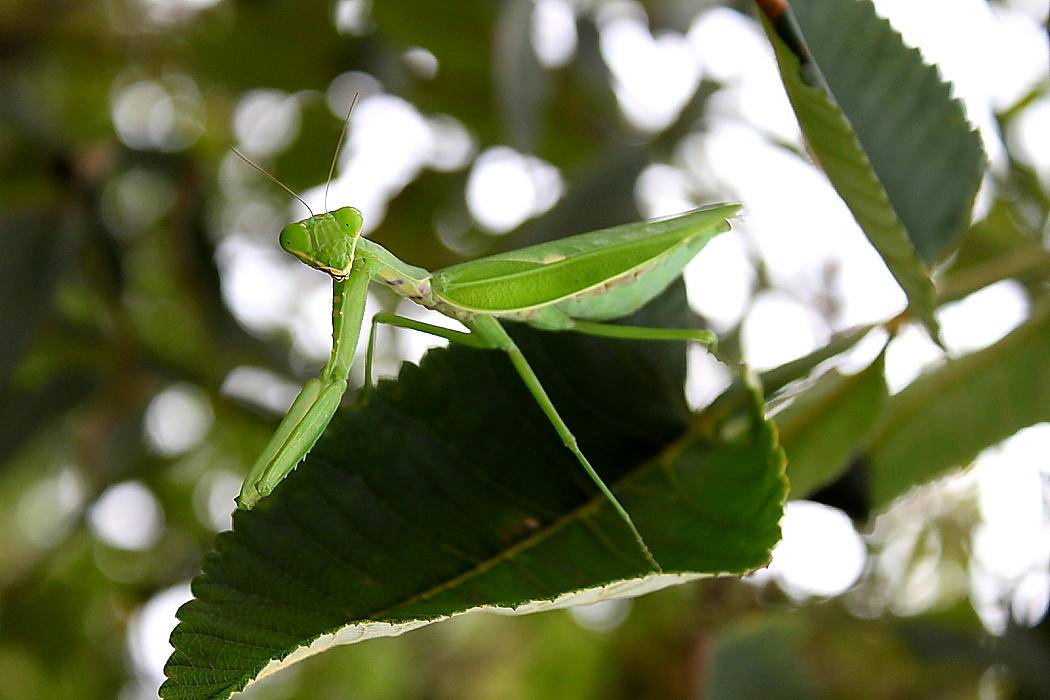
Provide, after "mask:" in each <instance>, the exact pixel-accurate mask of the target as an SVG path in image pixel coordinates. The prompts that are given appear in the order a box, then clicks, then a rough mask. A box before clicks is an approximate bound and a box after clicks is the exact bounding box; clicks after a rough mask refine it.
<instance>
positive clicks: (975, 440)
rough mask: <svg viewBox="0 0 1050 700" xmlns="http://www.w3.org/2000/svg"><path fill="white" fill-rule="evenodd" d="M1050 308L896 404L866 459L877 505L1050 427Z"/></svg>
mask: <svg viewBox="0 0 1050 700" xmlns="http://www.w3.org/2000/svg"><path fill="white" fill-rule="evenodd" d="M1048 367H1050V305H1048V304H1047V303H1046V300H1045V299H1044V300H1043V303H1042V304H1041V305H1039V306H1036V307H1035V308H1034V309H1033V311H1032V316H1031V318H1030V319H1029V320H1028V322H1026V323H1025V324H1024V325H1022V326H1021V327H1019V328H1017V329H1016V330H1015V331H1013V332H1012V333H1010V335H1008V336H1006V337H1005V338H1003V339H1002V340H1000V341H999V342H998V343H996V344H995V345H992V346H991V347H988V348H986V349H984V350H981V351H979V352H975V353H973V354H972V355H968V356H966V357H963V358H961V359H959V360H955V361H952V362H949V363H948V364H946V365H944V366H943V367H941V368H939V369H937V370H935V371H933V372H930V373H929V374H927V375H925V376H923V377H920V378H919V379H917V380H916V381H915V382H914V383H912V384H911V385H910V386H908V387H907V388H906V389H904V391H902V392H900V393H899V394H897V395H896V396H894V397H893V398H891V399H890V401H889V404H888V410H887V413H886V419H885V420H884V421H883V422H882V423H881V424H880V427H879V428H878V429H877V431H876V437H875V439H874V440H873V441H872V443H871V447H870V448H869V449H868V452H867V457H866V459H867V461H868V463H869V465H870V470H871V479H872V496H873V499H874V502H875V504H876V505H879V504H886V503H888V502H889V501H890V500H891V499H893V498H894V497H895V496H897V495H899V494H900V493H902V492H904V491H906V490H907V489H909V488H910V487H912V486H915V485H917V484H920V483H923V482H925V481H928V480H930V479H932V478H934V477H936V476H938V475H939V474H941V473H943V472H944V471H946V470H948V469H951V468H953V467H961V466H965V465H966V464H969V463H970V462H971V461H972V460H973V458H974V457H976V456H977V453H978V452H980V451H981V450H983V449H984V448H986V447H989V446H990V445H994V444H995V443H997V442H999V441H1000V440H1003V439H1005V438H1007V437H1009V436H1011V435H1013V434H1014V433H1015V432H1017V431H1018V430H1020V429H1021V428H1024V427H1027V426H1029V425H1033V424H1035V423H1039V422H1040V421H1046V420H1050V371H1047V368H1048Z"/></svg>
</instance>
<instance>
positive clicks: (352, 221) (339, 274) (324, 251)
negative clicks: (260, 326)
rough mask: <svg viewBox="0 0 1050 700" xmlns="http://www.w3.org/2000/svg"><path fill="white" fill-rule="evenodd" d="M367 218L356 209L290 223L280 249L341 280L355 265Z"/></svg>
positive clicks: (347, 209)
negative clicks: (356, 251) (355, 254)
mask: <svg viewBox="0 0 1050 700" xmlns="http://www.w3.org/2000/svg"><path fill="white" fill-rule="evenodd" d="M363 223H364V219H363V217H362V216H361V212H359V211H358V210H357V209H354V208H353V207H343V208H341V209H336V210H335V211H332V212H327V213H325V214H315V215H314V216H311V217H310V218H308V219H303V220H302V221H296V222H295V223H294V224H288V225H287V226H285V227H284V228H283V229H282V230H281V247H282V248H284V249H285V250H286V251H287V252H289V253H291V254H292V255H294V256H295V257H297V258H299V259H300V260H301V261H303V262H304V263H306V264H307V265H309V266H310V267H312V268H315V269H317V270H321V271H322V272H327V273H328V274H329V275H331V276H332V277H333V278H334V279H337V280H342V279H346V277H347V276H348V275H349V274H350V268H351V267H352V266H353V264H354V250H355V249H356V248H357V239H358V238H360V237H361V227H362V225H363Z"/></svg>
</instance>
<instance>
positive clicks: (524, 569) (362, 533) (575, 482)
mask: <svg viewBox="0 0 1050 700" xmlns="http://www.w3.org/2000/svg"><path fill="white" fill-rule="evenodd" d="M685 309H686V307H685V304H684V297H683V288H682V285H681V284H678V285H676V286H675V287H673V288H672V289H671V290H670V294H668V295H665V296H663V297H661V298H660V299H658V300H657V301H656V302H654V304H653V305H650V308H647V309H646V310H645V311H644V312H643V314H644V316H643V317H641V318H636V319H635V322H640V321H643V320H644V321H647V322H648V323H661V324H666V323H674V322H678V323H681V322H682V319H683V318H684V317H685ZM515 336H516V338H517V339H518V342H519V343H520V344H521V346H522V349H523V351H524V352H525V354H526V355H527V356H528V357H529V358H530V361H531V362H532V363H533V364H534V366H535V369H536V371H537V374H538V375H539V376H540V378H541V379H542V381H543V383H544V385H545V386H546V387H547V389H548V390H549V392H550V394H551V396H552V399H553V400H554V401H555V403H556V404H557V405H558V406H559V409H560V410H562V412H563V413H564V416H565V418H566V420H567V422H568V423H569V425H571V426H573V427H574V429H575V430H576V432H577V436H578V437H579V440H580V444H581V446H582V447H583V449H584V450H585V451H586V452H587V453H588V454H589V456H590V457H591V458H592V461H593V462H594V463H595V464H596V465H597V466H598V469H599V470H600V471H601V473H602V474H603V475H604V477H605V478H606V479H607V480H608V481H609V482H610V483H611V484H612V485H613V487H614V490H615V491H616V493H617V495H618V497H619V498H620V499H621V500H622V502H623V503H624V505H625V506H626V507H627V509H628V510H629V511H630V512H631V514H632V516H633V517H634V520H635V523H636V524H637V525H638V527H639V529H640V530H641V532H642V534H643V535H644V537H645V538H646V540H647V542H648V543H649V545H650V547H651V548H652V550H653V552H654V554H655V555H656V557H657V558H658V559H659V560H660V562H661V563H662V565H663V569H664V572H663V573H662V574H654V573H652V572H650V571H648V569H647V565H646V561H645V559H644V557H643V556H642V554H641V553H640V552H639V551H638V550H637V548H636V545H635V543H634V542H633V540H632V537H631V534H630V532H629V531H628V530H627V529H626V528H625V527H624V525H623V523H622V522H621V521H620V520H619V519H618V518H617V516H616V514H615V513H614V512H613V511H612V509H611V508H610V507H609V506H608V504H607V503H606V502H605V501H604V500H603V499H601V498H600V497H599V496H598V495H597V493H596V491H595V489H594V488H593V486H592V485H591V484H590V483H589V481H588V479H587V477H586V476H585V475H583V473H582V472H581V470H580V468H579V466H578V465H577V464H576V463H575V461H574V460H573V458H572V457H571V456H570V455H569V453H568V452H567V451H566V450H565V449H564V448H563V447H562V445H561V443H560V441H559V440H558V439H557V438H556V437H555V434H554V432H553V430H552V429H551V427H550V425H549V424H548V423H547V421H546V419H545V418H544V416H543V414H542V413H541V412H540V411H539V410H538V409H537V408H536V406H535V404H534V402H533V401H532V399H531V397H530V396H529V394H528V393H527V392H526V391H525V389H524V388H523V387H522V385H521V382H520V380H519V379H518V377H517V376H516V375H515V374H514V372H513V369H512V368H511V366H510V364H509V363H508V362H507V360H506V359H505V358H504V357H503V356H502V355H501V354H499V353H494V352H481V351H475V350H466V349H462V348H453V349H450V350H440V351H433V352H431V353H429V354H428V355H427V356H426V357H425V359H424V360H423V362H422V364H421V366H420V367H415V366H412V365H405V366H404V367H403V368H402V371H401V374H400V377H399V379H398V381H397V382H384V383H382V384H381V385H380V386H379V387H378V389H377V391H376V392H375V393H373V394H372V396H371V397H370V398H369V399H368V400H367V401H366V402H365V403H363V404H362V405H357V406H354V407H353V408H350V409H347V410H343V411H341V412H340V413H339V415H337V416H336V419H335V420H334V421H333V423H332V424H331V426H330V427H329V429H328V431H327V432H326V433H325V435H324V437H323V438H322V439H321V441H319V442H318V444H317V446H316V447H315V448H314V450H313V452H312V453H311V455H310V456H309V458H308V459H307V460H306V461H305V462H304V463H303V464H302V465H301V466H300V467H299V469H298V470H296V471H295V472H293V473H292V475H291V476H290V477H289V478H288V479H286V480H285V481H284V482H283V483H282V484H281V486H280V487H279V488H278V489H277V490H276V492H275V493H274V494H273V495H271V496H270V497H269V498H267V499H264V500H263V501H262V502H261V503H260V504H259V505H258V506H257V507H256V508H255V509H254V510H252V511H250V512H240V513H238V514H237V515H236V516H235V518H234V529H233V531H232V532H231V533H224V534H223V535H221V536H220V537H219V539H218V542H217V547H216V551H215V552H214V553H212V554H211V555H209V556H208V557H207V558H206V560H205V562H204V566H203V568H204V571H203V573H202V575H201V576H200V577H198V578H197V579H196V580H195V581H194V584H193V593H194V596H195V597H196V600H194V601H192V602H190V603H188V604H187V605H186V606H185V607H183V608H182V610H181V611H180V613H179V619H180V620H181V622H180V624H179V626H178V627H177V628H176V630H175V632H174V633H173V635H172V642H173V644H174V646H175V653H174V654H173V655H172V657H171V659H170V660H169V662H168V666H167V670H166V672H167V674H168V677H169V680H168V681H167V682H166V683H165V685H164V687H163V688H162V695H163V697H165V698H169V699H173V698H225V697H228V696H229V695H230V694H231V693H232V692H234V691H236V690H238V689H240V688H243V687H244V686H245V685H247V684H248V683H249V682H251V681H252V680H253V679H255V678H257V677H259V676H260V675H266V674H269V673H271V672H273V671H275V670H277V669H279V668H281V667H283V666H285V665H287V664H290V663H293V662H294V661H297V660H299V659H301V658H303V657H304V656H307V655H310V654H312V653H316V652H318V651H321V650H323V649H325V648H327V647H329V646H332V645H334V644H341V643H349V642H355V641H360V640H363V639H368V638H371V637H377V636H389V635H395V634H400V633H402V632H404V631H407V630H409V629H413V628H416V627H420V626H422V625H425V624H428V623H430V622H433V621H437V620H440V619H444V618H447V617H449V616H452V615H458V614H461V613H464V612H467V611H471V610H478V609H489V610H491V609H498V610H501V611H504V612H513V613H515V614H523V613H528V612H533V611H538V610H545V609H549V608H554V607H562V606H566V605H571V604H577V603H585V602H593V601H595V600H599V599H602V598H607V597H613V596H629V595H639V594H641V593H644V592H647V591H651V590H655V589H657V588H660V587H664V586H668V585H672V584H675V583H679V582H683V581H688V580H691V579H694V578H697V577H699V576H705V575H714V574H718V573H742V572H746V571H749V570H752V569H754V568H756V567H760V566H762V565H764V564H765V563H766V562H767V561H768V558H769V553H770V550H771V548H772V546H773V545H774V544H775V543H776V542H777V540H778V538H779V532H780V531H779V525H778V522H779V519H780V515H781V512H782V505H783V501H784V498H785V497H786V481H785V478H784V473H783V468H784V465H783V453H782V452H781V451H780V449H779V447H778V446H777V441H776V432H775V429H774V428H773V426H772V424H771V423H770V422H768V421H766V420H765V419H764V418H763V416H762V401H761V398H760V396H759V394H758V393H757V391H756V392H753V393H752V395H751V399H750V401H748V402H747V404H746V406H744V407H742V409H741V410H739V411H737V412H734V413H731V414H727V415H723V416H722V417H721V419H719V420H717V421H705V420H703V418H704V417H703V416H701V417H700V419H692V418H691V417H690V415H689V413H688V411H687V409H686V408H685V403H684V400H683V398H682V383H683V379H684V352H683V347H682V346H681V345H678V344H658V345H654V344H641V343H633V342H608V341H603V340H600V339H596V338H583V337H579V336H576V335H573V334H543V333H538V332H533V331H529V330H528V329H524V328H516V329H515ZM690 424H692V425H691V427H690Z"/></svg>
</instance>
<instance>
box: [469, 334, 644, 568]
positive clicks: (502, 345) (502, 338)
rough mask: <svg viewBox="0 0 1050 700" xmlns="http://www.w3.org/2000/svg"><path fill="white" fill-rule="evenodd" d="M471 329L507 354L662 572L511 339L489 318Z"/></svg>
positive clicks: (575, 454)
mask: <svg viewBox="0 0 1050 700" xmlns="http://www.w3.org/2000/svg"><path fill="white" fill-rule="evenodd" d="M471 330H474V331H475V332H476V333H477V334H478V335H481V336H482V337H484V338H487V339H488V340H489V342H490V343H491V345H492V346H495V347H497V348H499V349H500V350H503V351H504V352H506V353H507V355H508V357H509V358H510V361H511V363H512V364H513V365H514V369H516V370H517V371H518V375H519V376H520V377H521V379H522V381H524V382H525V386H526V387H527V388H528V390H529V393H531V394H532V397H533V398H534V399H535V400H536V403H537V404H539V406H540V408H541V409H542V410H543V413H544V415H546V416H547V420H549V421H550V422H551V425H553V426H554V430H555V431H556V432H557V433H558V437H560V438H561V440H562V443H563V444H564V445H565V447H567V448H568V449H569V451H570V452H572V454H573V455H574V456H575V457H576V460H577V461H578V462H579V463H580V466H582V467H583V470H584V471H585V472H586V473H587V476H589V477H590V478H591V481H593V482H594V484H595V486H597V487H598V490H599V491H601V493H602V495H603V496H605V498H606V500H608V501H609V503H610V505H612V507H613V509H614V510H615V511H616V513H617V514H618V515H619V516H620V519H621V520H623V522H624V523H625V524H626V525H627V527H628V528H629V529H630V531H631V534H632V535H633V536H634V540H635V542H636V543H637V544H638V548H639V549H640V550H641V551H642V554H643V555H645V558H646V560H648V562H649V564H650V565H651V566H652V568H653V570H654V571H657V572H659V571H662V569H661V568H660V563H659V562H657V561H656V557H654V556H653V553H652V551H651V550H650V549H649V545H647V544H646V543H645V540H644V539H643V538H642V535H641V533H640V532H638V528H637V527H635V525H634V521H633V520H632V519H631V516H630V514H629V513H628V512H627V509H626V508H624V507H623V505H622V504H621V503H620V501H619V500H617V498H616V496H615V495H614V494H613V492H612V490H611V489H610V488H609V487H608V486H607V485H606V484H605V481H603V480H602V478H601V476H599V475H598V472H596V471H595V469H594V467H592V466H591V463H590V462H589V461H588V460H587V457H586V456H585V455H584V454H583V452H582V451H581V450H580V448H579V445H578V444H577V442H576V436H575V435H573V434H572V431H571V430H569V426H568V425H566V423H565V421H564V420H562V417H561V415H560V414H559V413H558V410H557V409H556V408H555V407H554V404H553V403H552V402H551V400H550V397H549V396H547V391H546V390H545V389H544V388H543V385H542V384H540V380H539V377H537V376H536V373H535V372H534V371H533V369H532V367H531V366H530V365H529V363H528V361H527V360H526V359H525V355H523V354H522V352H521V350H520V349H519V348H518V346H517V344H515V342H514V340H513V339H512V338H511V337H510V336H509V335H507V332H506V331H505V330H504V329H503V327H502V326H501V325H499V321H497V320H496V319H495V318H492V317H490V316H479V317H477V318H476V319H475V320H474V322H473V323H472V324H471Z"/></svg>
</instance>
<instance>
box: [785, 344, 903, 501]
mask: <svg viewBox="0 0 1050 700" xmlns="http://www.w3.org/2000/svg"><path fill="white" fill-rule="evenodd" d="M886 398H887V390H886V379H885V376H884V367H883V361H882V355H880V356H879V358H878V359H877V360H876V361H875V362H873V363H872V364H871V365H870V366H869V367H868V368H867V369H865V370H863V371H862V372H858V373H857V374H854V375H852V376H844V375H842V374H839V373H838V372H831V373H829V374H827V375H825V376H824V377H821V379H820V380H818V381H817V383H816V384H815V385H814V386H812V387H810V388H809V389H808V390H806V391H805V392H803V393H802V394H800V395H799V396H798V397H797V398H796V399H795V401H794V403H792V404H791V405H790V406H788V407H787V408H786V409H784V410H783V411H782V412H781V413H779V414H777V417H776V423H777V428H778V429H779V430H780V439H781V443H782V444H783V446H784V454H786V455H787V458H788V476H789V477H790V478H791V495H792V497H793V498H805V497H806V496H807V495H808V494H810V493H812V492H814V491H816V490H817V489H819V488H820V487H822V486H825V485H826V484H828V483H830V482H831V481H833V480H834V479H835V477H837V476H839V475H840V474H841V473H842V472H843V471H844V470H845V469H846V467H847V466H848V465H849V461H850V459H851V458H852V457H853V455H854V454H855V452H856V451H857V450H858V449H859V448H858V445H859V444H861V442H862V441H863V440H864V438H866V437H867V436H868V435H869V434H870V432H871V429H872V428H873V427H874V425H875V423H876V421H877V420H878V419H879V418H880V417H881V416H882V412H883V410H884V408H885V404H886Z"/></svg>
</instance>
